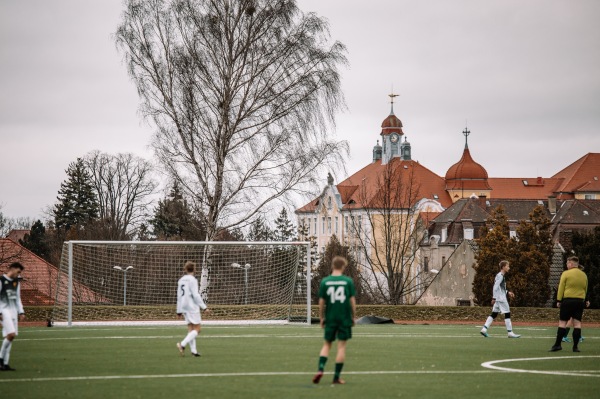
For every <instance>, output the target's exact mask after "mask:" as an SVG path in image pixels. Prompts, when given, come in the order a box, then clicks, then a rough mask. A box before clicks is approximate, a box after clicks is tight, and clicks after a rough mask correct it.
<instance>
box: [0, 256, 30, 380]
mask: <svg viewBox="0 0 600 399" xmlns="http://www.w3.org/2000/svg"><path fill="white" fill-rule="evenodd" d="M23 269H24V268H23V265H22V264H20V263H19V262H15V263H11V264H10V265H9V266H8V271H7V272H6V274H4V275H3V276H1V277H0V315H2V336H3V337H4V340H3V341H2V347H0V370H1V371H13V370H14V369H13V368H12V367H10V366H9V365H8V362H9V360H10V349H11V347H12V342H13V340H14V339H15V337H16V336H17V335H18V334H19V325H18V321H19V320H23V318H24V317H25V312H24V310H23V304H22V303H21V287H20V284H19V275H20V274H21V272H22V271H23Z"/></svg>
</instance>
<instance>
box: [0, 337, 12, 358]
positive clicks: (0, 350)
mask: <svg viewBox="0 0 600 399" xmlns="http://www.w3.org/2000/svg"><path fill="white" fill-rule="evenodd" d="M9 344H10V341H9V340H8V339H6V338H4V341H2V347H1V348H0V359H4V353H5V352H6V348H7V347H8V345H9Z"/></svg>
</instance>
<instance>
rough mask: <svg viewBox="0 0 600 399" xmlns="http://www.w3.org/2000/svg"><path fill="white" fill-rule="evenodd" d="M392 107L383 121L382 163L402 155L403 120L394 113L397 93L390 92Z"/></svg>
mask: <svg viewBox="0 0 600 399" xmlns="http://www.w3.org/2000/svg"><path fill="white" fill-rule="evenodd" d="M389 96H390V99H391V103H392V109H391V111H390V114H389V115H388V117H387V118H385V119H384V120H383V122H382V123H381V141H382V142H383V149H382V157H381V163H382V164H383V165H385V164H387V163H388V162H389V161H390V159H392V158H394V157H399V156H401V154H400V145H401V144H402V136H403V135H404V132H402V122H401V121H400V119H399V118H398V117H397V116H396V115H394V97H398V95H397V94H393V93H392V94H390V95H389Z"/></svg>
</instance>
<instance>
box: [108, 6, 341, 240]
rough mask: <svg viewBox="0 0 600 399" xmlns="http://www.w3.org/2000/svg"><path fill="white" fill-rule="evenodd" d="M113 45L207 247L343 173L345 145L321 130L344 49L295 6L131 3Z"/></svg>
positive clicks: (331, 110)
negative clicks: (327, 176)
mask: <svg viewBox="0 0 600 399" xmlns="http://www.w3.org/2000/svg"><path fill="white" fill-rule="evenodd" d="M116 42H117V46H118V47H119V48H120V49H121V50H122V52H123V53H124V55H125V61H126V63H127V66H128V69H129V74H130V76H131V77H132V79H133V80H134V82H135V84H136V86H137V89H138V92H139V95H140V97H141V110H142V113H143V115H144V116H145V117H146V118H148V119H149V120H151V121H152V122H153V123H154V124H155V125H156V126H157V128H158V129H157V132H156V134H155V136H154V138H153V141H152V145H153V147H154V149H155V152H156V154H157V156H158V158H159V160H160V161H161V162H162V164H163V165H164V167H165V168H166V170H167V171H168V172H169V174H171V175H172V177H173V178H174V179H175V180H176V181H177V182H178V183H179V185H180V186H181V188H182V189H183V191H184V192H185V193H186V196H188V197H189V198H190V199H191V200H193V201H194V202H195V203H196V206H198V207H199V209H201V210H202V211H203V214H204V215H205V216H206V219H207V220H206V227H207V238H208V239H213V238H214V237H215V235H216V233H217V232H218V229H219V228H224V229H231V228H233V227H242V226H244V225H246V224H248V221H250V220H252V219H253V218H254V217H255V216H258V215H260V214H261V213H262V212H264V211H265V210H266V209H269V208H271V207H272V206H273V205H274V203H275V202H277V201H282V200H285V199H286V198H287V197H288V196H289V195H290V194H292V193H297V192H306V191H307V190H308V189H309V188H311V187H312V188H314V187H316V186H317V184H315V182H316V177H317V176H318V175H319V174H322V172H323V168H324V167H327V166H332V164H336V166H337V167H339V166H340V165H341V163H342V154H343V153H344V152H345V151H346V150H347V144H346V143H345V142H338V141H334V140H332V139H330V138H329V137H328V134H327V132H328V130H329V128H330V127H332V126H333V124H334V117H335V114H336V112H337V111H338V110H340V109H341V108H342V107H343V96H342V94H341V89H340V75H339V72H338V68H339V67H340V66H341V65H343V64H345V63H346V58H345V47H344V46H343V44H341V43H339V42H333V43H330V36H329V32H328V25H327V23H326V22H325V20H324V19H322V18H319V17H318V16H317V15H315V14H312V13H309V14H304V13H302V12H301V11H300V10H299V9H298V8H297V6H296V2H295V1H293V0H239V1H230V0H165V1H161V0H149V1H137V0H129V1H127V2H126V10H125V12H124V13H123V19H122V23H121V25H120V26H119V27H118V30H117V32H116Z"/></svg>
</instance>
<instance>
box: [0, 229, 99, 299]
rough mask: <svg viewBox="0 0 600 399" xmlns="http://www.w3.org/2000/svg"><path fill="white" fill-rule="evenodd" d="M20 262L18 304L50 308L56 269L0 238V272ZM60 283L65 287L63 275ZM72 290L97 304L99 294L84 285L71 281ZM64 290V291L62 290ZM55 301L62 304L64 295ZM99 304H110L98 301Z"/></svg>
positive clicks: (31, 253) (54, 291) (27, 251)
mask: <svg viewBox="0 0 600 399" xmlns="http://www.w3.org/2000/svg"><path fill="white" fill-rule="evenodd" d="M12 262H20V263H22V264H23V266H24V267H25V270H23V272H22V273H21V277H23V282H22V283H21V284H22V285H21V301H22V302H23V306H40V305H46V306H48V305H53V304H54V300H55V298H56V284H57V281H58V268H57V267H56V266H53V265H51V264H50V263H48V262H46V261H45V260H43V259H42V258H40V257H38V256H37V255H35V254H34V253H33V252H31V251H29V250H27V249H26V248H24V247H22V246H21V245H19V244H17V243H16V242H14V241H12V240H9V239H8V238H1V239H0V269H2V270H4V269H5V268H6V267H7V266H8V264H10V263H12ZM60 283H61V284H67V276H66V275H64V274H63V275H61V281H60ZM73 287H74V290H75V291H77V292H78V293H79V294H80V295H81V297H82V298H83V300H84V301H86V298H87V300H88V301H89V302H97V301H98V299H99V295H98V294H96V293H95V292H93V291H92V290H90V289H89V288H87V287H86V286H85V285H83V284H81V283H78V282H76V281H74V282H73ZM62 291H64V290H62ZM58 299H59V301H60V302H63V303H66V302H67V298H66V294H65V293H64V292H62V293H61V294H60V295H59V298H58ZM100 301H101V302H105V303H108V302H110V301H108V300H106V299H103V298H100Z"/></svg>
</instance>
